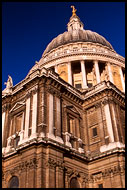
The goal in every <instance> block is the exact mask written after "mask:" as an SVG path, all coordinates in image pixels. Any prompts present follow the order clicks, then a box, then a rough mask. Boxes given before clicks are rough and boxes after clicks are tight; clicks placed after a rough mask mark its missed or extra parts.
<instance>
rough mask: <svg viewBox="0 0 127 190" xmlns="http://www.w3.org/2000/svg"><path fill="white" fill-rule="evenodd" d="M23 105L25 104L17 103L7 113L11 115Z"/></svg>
mask: <svg viewBox="0 0 127 190" xmlns="http://www.w3.org/2000/svg"><path fill="white" fill-rule="evenodd" d="M24 105H25V102H17V103H16V104H15V105H14V106H13V107H12V108H11V110H10V111H9V113H12V112H14V111H16V110H18V109H20V108H21V107H22V106H24Z"/></svg>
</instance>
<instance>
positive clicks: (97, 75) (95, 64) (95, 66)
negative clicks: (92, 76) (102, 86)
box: [94, 60, 101, 84]
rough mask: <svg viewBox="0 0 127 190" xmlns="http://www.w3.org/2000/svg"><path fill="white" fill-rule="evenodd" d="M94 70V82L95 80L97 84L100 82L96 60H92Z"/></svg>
mask: <svg viewBox="0 0 127 190" xmlns="http://www.w3.org/2000/svg"><path fill="white" fill-rule="evenodd" d="M94 68H95V73H96V80H97V84H98V83H100V82H101V78H100V72H99V65H98V61H97V60H94Z"/></svg>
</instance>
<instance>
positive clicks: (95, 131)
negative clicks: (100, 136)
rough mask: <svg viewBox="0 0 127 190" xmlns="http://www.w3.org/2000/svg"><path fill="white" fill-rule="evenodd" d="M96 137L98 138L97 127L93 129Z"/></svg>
mask: <svg viewBox="0 0 127 190" xmlns="http://www.w3.org/2000/svg"><path fill="white" fill-rule="evenodd" d="M95 136H97V128H96V127H94V128H93V137H95Z"/></svg>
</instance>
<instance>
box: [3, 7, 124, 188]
mask: <svg viewBox="0 0 127 190" xmlns="http://www.w3.org/2000/svg"><path fill="white" fill-rule="evenodd" d="M67 26H68V31H67V32H64V33H63V34H60V35H59V36H57V37H56V38H55V39H53V41H51V42H50V43H49V45H48V46H47V48H46V49H45V51H44V53H43V55H42V58H41V59H40V61H39V62H36V63H35V65H34V66H33V68H32V69H31V70H30V71H29V73H28V75H27V76H26V78H25V79H24V80H22V81H21V82H20V83H18V84H17V85H15V86H13V82H12V79H11V77H10V76H9V79H8V81H7V83H6V88H5V89H4V90H3V92H2V147H3V148H2V155H3V157H2V172H3V173H2V182H3V187H5V188H6V187H20V188H27V187H32V188H69V187H71V188H73V187H77V188H101V187H107V188H118V187H119V188H124V187H125V178H124V177H125V176H124V170H125V161H124V159H125V155H124V154H125V102H124V101H125V59H124V58H123V57H122V56H120V55H118V54H117V53H116V52H115V50H114V49H113V48H112V46H111V44H110V43H109V42H108V41H107V40H106V39H105V38H103V37H102V36H100V35H99V34H97V33H95V32H92V31H89V30H84V29H83V23H82V22H81V21H80V19H79V17H78V16H77V15H76V13H75V9H74V7H73V15H72V16H71V18H70V20H69V23H68V25H67Z"/></svg>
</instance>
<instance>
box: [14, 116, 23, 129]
mask: <svg viewBox="0 0 127 190" xmlns="http://www.w3.org/2000/svg"><path fill="white" fill-rule="evenodd" d="M21 125H22V114H20V115H17V116H16V117H15V132H19V131H21Z"/></svg>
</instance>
